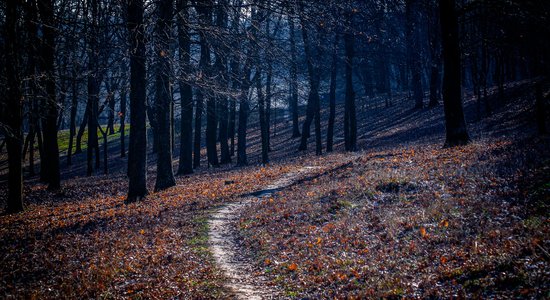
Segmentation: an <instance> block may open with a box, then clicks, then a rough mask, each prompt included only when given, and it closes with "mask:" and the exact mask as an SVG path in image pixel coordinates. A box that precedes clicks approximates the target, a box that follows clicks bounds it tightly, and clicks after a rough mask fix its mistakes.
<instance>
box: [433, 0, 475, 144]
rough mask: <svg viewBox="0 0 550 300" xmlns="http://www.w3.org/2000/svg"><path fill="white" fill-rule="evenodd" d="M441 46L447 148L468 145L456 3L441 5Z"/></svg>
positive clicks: (443, 1)
mask: <svg viewBox="0 0 550 300" xmlns="http://www.w3.org/2000/svg"><path fill="white" fill-rule="evenodd" d="M439 9H440V16H441V44H442V46H443V64H444V73H443V106H444V111H445V127H446V133H447V134H446V139H445V146H446V147H453V146H457V145H465V144H467V143H468V141H469V136H468V131H467V129H466V122H465V120H464V112H463V108H462V95H461V76H460V70H461V68H460V65H461V61H460V46H459V40H458V39H459V37H458V19H457V16H456V11H455V0H441V1H440V2H439Z"/></svg>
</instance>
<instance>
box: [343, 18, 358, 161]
mask: <svg viewBox="0 0 550 300" xmlns="http://www.w3.org/2000/svg"><path fill="white" fill-rule="evenodd" d="M347 17H348V21H347V22H348V26H351V22H352V19H351V18H352V14H351V13H348V16H347ZM353 44H354V37H353V33H351V32H350V31H349V30H347V31H346V32H345V33H344V48H345V49H344V50H345V52H346V53H345V73H346V101H345V106H344V142H345V148H346V151H355V150H356V148H357V118H356V114H355V91H354V90H353V56H354V49H353V47H354V46H353Z"/></svg>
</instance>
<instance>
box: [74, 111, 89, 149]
mask: <svg viewBox="0 0 550 300" xmlns="http://www.w3.org/2000/svg"><path fill="white" fill-rule="evenodd" d="M89 115H90V105H89V103H87V104H86V110H85V111H84V116H83V118H82V122H81V123H80V126H79V127H78V133H77V134H76V143H75V144H76V149H75V151H74V154H78V153H82V137H83V136H84V131H85V130H86V125H88V116H89Z"/></svg>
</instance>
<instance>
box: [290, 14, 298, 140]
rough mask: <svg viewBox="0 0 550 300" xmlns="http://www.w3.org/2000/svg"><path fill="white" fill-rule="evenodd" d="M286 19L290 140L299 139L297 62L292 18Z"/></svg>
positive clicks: (291, 16)
mask: <svg viewBox="0 0 550 300" xmlns="http://www.w3.org/2000/svg"><path fill="white" fill-rule="evenodd" d="M293 12H294V10H291V14H290V15H289V17H288V26H289V31H290V37H289V38H290V58H291V62H290V112H291V114H292V138H297V137H300V125H299V123H298V116H299V115H298V61H297V55H296V32H295V30H294V16H293V15H292V13H293Z"/></svg>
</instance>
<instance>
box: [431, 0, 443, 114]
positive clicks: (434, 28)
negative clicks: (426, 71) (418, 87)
mask: <svg viewBox="0 0 550 300" xmlns="http://www.w3.org/2000/svg"><path fill="white" fill-rule="evenodd" d="M429 9H430V10H431V11H430V12H431V18H430V19H431V20H430V21H431V26H430V27H429V29H430V32H429V35H430V54H431V66H430V102H429V103H428V107H435V106H437V105H438V104H439V101H440V99H441V74H440V69H441V38H440V37H441V33H440V30H439V28H440V26H439V13H438V10H437V9H436V8H429Z"/></svg>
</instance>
